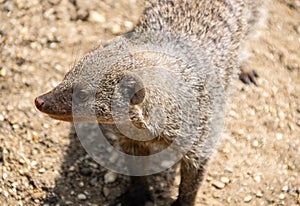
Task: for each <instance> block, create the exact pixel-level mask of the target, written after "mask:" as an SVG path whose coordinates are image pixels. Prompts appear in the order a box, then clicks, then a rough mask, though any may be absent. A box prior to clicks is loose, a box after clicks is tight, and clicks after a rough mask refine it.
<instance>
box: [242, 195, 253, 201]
mask: <svg viewBox="0 0 300 206" xmlns="http://www.w3.org/2000/svg"><path fill="white" fill-rule="evenodd" d="M251 200H252V196H251V195H248V196H246V197H245V198H244V202H246V203H248V202H250V201H251Z"/></svg>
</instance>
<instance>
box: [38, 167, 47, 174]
mask: <svg viewBox="0 0 300 206" xmlns="http://www.w3.org/2000/svg"><path fill="white" fill-rule="evenodd" d="M38 172H39V173H41V174H43V173H45V172H46V169H45V168H41V169H39V171H38Z"/></svg>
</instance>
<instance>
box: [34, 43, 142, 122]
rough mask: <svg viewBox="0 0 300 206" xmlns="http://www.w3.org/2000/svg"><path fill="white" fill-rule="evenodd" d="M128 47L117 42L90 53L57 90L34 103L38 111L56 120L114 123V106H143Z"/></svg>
mask: <svg viewBox="0 0 300 206" xmlns="http://www.w3.org/2000/svg"><path fill="white" fill-rule="evenodd" d="M126 44H127V43H126V42H125V41H123V40H121V39H118V40H116V41H114V42H113V43H111V44H110V45H107V46H105V47H101V48H97V49H95V50H93V51H91V52H90V53H88V54H87V55H86V56H85V57H84V58H83V59H82V60H81V61H80V62H79V63H78V64H77V65H75V67H74V68H73V69H71V70H70V71H69V72H68V73H67V74H66V75H65V77H64V79H63V81H62V82H61V83H60V84H59V85H58V86H57V87H55V88H54V89H53V90H52V91H50V92H48V93H46V94H44V95H41V96H39V97H37V98H36V99H35V105H36V107H37V108H38V109H39V110H40V111H41V112H44V113H46V114H48V115H49V116H50V117H51V118H54V119H57V120H63V121H69V122H73V121H74V122H98V123H113V117H112V111H111V109H112V106H113V103H116V104H122V103H124V104H127V105H126V106H127V107H134V106H136V105H139V104H141V103H142V102H143V101H144V98H145V89H144V88H143V83H142V81H141V79H140V78H139V77H138V76H137V75H135V74H134V73H133V72H131V71H134V70H135V68H136V64H135V63H134V58H133V56H132V55H131V54H130V53H129V52H128V50H127V48H126ZM113 101H115V102H113ZM118 106H120V105H118Z"/></svg>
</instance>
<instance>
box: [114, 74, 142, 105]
mask: <svg viewBox="0 0 300 206" xmlns="http://www.w3.org/2000/svg"><path fill="white" fill-rule="evenodd" d="M120 84H121V85H120V86H121V90H122V93H123V95H124V96H125V97H127V98H129V99H130V104H131V105H137V104H140V103H142V102H143V101H144V98H145V95H146V91H145V88H144V84H143V81H142V79H141V78H140V77H139V76H137V75H135V74H133V73H127V74H125V76H124V77H123V78H122V80H121V82H120Z"/></svg>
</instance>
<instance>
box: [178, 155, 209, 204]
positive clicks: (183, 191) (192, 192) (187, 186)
mask: <svg viewBox="0 0 300 206" xmlns="http://www.w3.org/2000/svg"><path fill="white" fill-rule="evenodd" d="M206 163H207V160H204V161H202V162H201V164H200V166H198V168H195V167H194V166H193V165H191V164H189V163H188V162H186V161H185V160H182V161H181V169H180V173H181V182H180V186H179V193H178V194H179V195H178V199H177V200H176V201H175V202H174V203H173V204H172V206H193V205H194V204H195V198H196V195H197V192H198V188H199V186H200V184H201V182H202V180H203V177H204V173H205V168H204V167H205V165H206Z"/></svg>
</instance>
